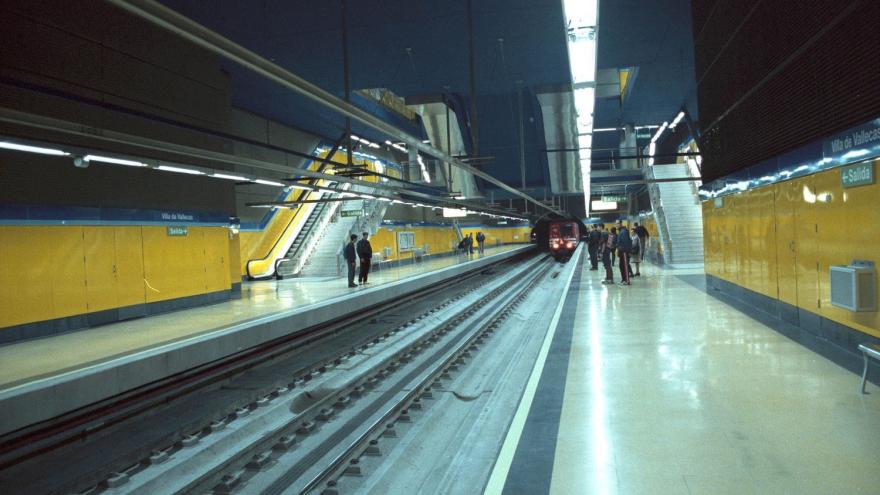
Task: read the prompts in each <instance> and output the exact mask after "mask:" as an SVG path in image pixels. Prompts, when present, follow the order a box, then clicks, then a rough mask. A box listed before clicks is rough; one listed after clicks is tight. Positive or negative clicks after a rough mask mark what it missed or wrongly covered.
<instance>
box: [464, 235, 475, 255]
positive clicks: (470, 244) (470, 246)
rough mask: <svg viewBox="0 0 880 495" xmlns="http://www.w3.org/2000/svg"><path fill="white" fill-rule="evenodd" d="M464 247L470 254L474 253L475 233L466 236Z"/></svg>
mask: <svg viewBox="0 0 880 495" xmlns="http://www.w3.org/2000/svg"><path fill="white" fill-rule="evenodd" d="M464 247H465V251H467V254H468V256H470V255H472V254H474V234H473V233H470V234H468V235H467V237H465V238H464Z"/></svg>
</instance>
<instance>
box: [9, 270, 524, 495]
mask: <svg viewBox="0 0 880 495" xmlns="http://www.w3.org/2000/svg"><path fill="white" fill-rule="evenodd" d="M536 262H538V261H535V260H532V261H530V262H526V263H521V264H520V265H519V266H518V267H517V266H513V267H510V265H509V264H502V265H500V267H503V269H504V270H505V271H507V270H510V271H509V272H508V273H506V274H504V275H502V276H500V277H497V278H493V279H491V280H485V281H484V280H483V279H489V278H490V277H486V276H481V274H485V273H486V272H487V270H480V271H479V272H478V273H472V274H469V275H468V276H466V277H461V278H459V279H457V280H455V281H450V282H448V283H445V284H443V285H442V286H438V287H437V288H435V289H434V290H432V291H430V293H423V294H420V295H419V296H413V297H408V298H406V299H402V300H399V301H397V302H396V303H395V304H394V305H389V306H387V307H383V308H377V309H376V311H374V312H372V313H371V314H369V315H365V316H363V317H361V318H358V319H352V318H346V319H341V320H339V321H337V322H334V323H333V324H331V325H326V326H325V327H323V328H320V329H314V330H313V331H311V332H307V333H306V334H304V335H298V336H296V337H295V338H292V339H290V340H288V341H286V342H273V343H271V344H270V345H269V346H267V348H266V349H263V350H260V351H261V352H260V351H257V350H249V351H248V353H247V357H242V356H234V357H232V358H231V359H230V362H229V364H228V366H225V367H224V366H222V365H218V364H216V363H215V366H214V368H213V369H212V370H207V371H206V370H200V371H202V372H203V373H204V374H203V375H198V374H196V373H188V374H187V376H185V377H176V378H177V379H178V380H181V384H182V386H181V387H179V388H175V386H174V384H173V383H165V384H157V386H156V387H154V393H153V394H151V395H147V397H148V399H147V400H145V401H140V402H139V401H137V400H133V399H132V397H125V398H117V401H118V402H117V404H116V405H117V407H116V408H109V407H107V406H108V405H107V404H102V405H96V406H95V408H93V410H99V411H100V410H102V409H101V408H100V407H99V406H101V407H104V408H106V409H103V410H108V411H110V414H108V415H107V416H105V417H100V416H98V417H95V416H92V417H90V420H89V421H87V422H76V423H75V425H76V427H75V428H74V429H73V430H72V431H63V429H62V428H61V427H60V425H63V424H64V423H60V422H56V423H54V424H52V425H50V427H52V428H56V429H59V430H61V431H62V434H61V435H59V436H57V437H56V436H53V435H51V434H50V435H45V436H44V437H41V438H39V439H38V440H37V441H36V442H35V444H33V445H32V446H31V448H30V449H28V450H26V452H25V455H26V456H31V457H36V459H34V460H35V461H39V460H40V459H39V456H40V454H42V453H43V452H45V450H47V449H46V445H47V444H49V445H52V441H54V442H55V444H54V445H53V447H55V448H59V447H61V446H63V445H64V444H65V443H68V442H71V439H74V440H73V441H79V440H81V439H82V438H83V437H84V436H85V435H84V434H83V433H82V430H81V429H80V427H82V428H83V429H85V430H86V431H91V432H93V431H94V430H95V429H96V428H97V429H98V430H100V429H102V428H110V429H112V428H113V425H114V424H124V423H125V422H126V421H128V420H130V419H131V418H132V417H135V416H136V415H137V413H138V412H141V411H143V410H145V409H148V408H149V407H151V405H153V404H155V405H156V407H158V406H159V405H162V404H167V403H168V402H169V398H170V397H175V396H178V395H185V394H188V393H192V392H193V391H194V390H198V389H199V388H200V387H204V386H206V384H210V383H213V382H217V383H222V382H223V380H224V379H228V377H230V376H235V375H236V374H238V373H241V372H243V371H246V370H250V369H251V368H253V367H255V366H259V363H261V362H263V363H265V362H266V361H272V360H276V361H281V360H280V359H279V356H283V355H284V354H285V353H286V352H289V351H290V349H292V348H304V346H305V347H308V346H309V345H310V344H312V343H314V342H319V341H322V339H323V340H332V339H333V338H337V337H339V336H341V335H343V334H344V333H345V332H344V329H346V328H348V327H351V326H352V325H354V324H356V323H357V322H358V321H360V322H361V323H363V322H373V323H375V322H376V321H377V320H382V319H383V318H384V317H383V315H385V314H388V313H389V312H394V311H395V310H397V309H403V310H406V309H411V306H412V305H413V304H416V303H419V302H421V303H422V306H424V308H425V309H424V311H422V312H421V313H418V314H417V316H412V317H410V318H409V319H406V320H405V321H403V322H402V323H401V324H400V325H398V326H397V327H395V328H392V329H390V330H387V331H384V332H381V333H378V334H374V335H369V336H368V337H366V338H361V340H357V339H355V340H349V341H346V342H344V343H343V344H342V345H340V346H339V348H341V349H345V350H343V351H342V352H337V353H336V354H335V355H330V354H325V355H322V356H321V357H320V358H319V359H317V360H316V361H315V362H312V363H309V365H308V366H300V367H299V368H289V367H288V370H293V371H292V372H288V373H287V377H279V378H278V379H277V380H276V381H277V384H276V385H273V386H271V387H269V388H266V387H263V388H262V389H259V390H256V392H255V390H248V391H245V392H246V393H245V394H244V395H245V399H244V400H243V401H241V402H242V403H240V404H238V405H236V406H235V407H234V408H233V409H232V410H230V411H226V412H222V413H220V414H215V415H214V417H213V418H214V419H212V420H210V421H205V422H203V424H201V425H199V426H195V427H194V426H193V425H191V424H190V425H185V426H183V427H182V428H181V429H178V430H177V432H176V434H173V435H171V437H173V438H171V439H170V440H171V441H167V442H166V443H165V445H164V446H162V447H159V448H156V446H151V447H150V450H149V451H148V452H146V453H143V452H142V453H141V454H140V455H138V459H137V460H136V461H135V462H131V463H130V464H127V465H126V466H127V467H124V468H122V469H119V468H115V469H113V468H112V467H111V466H108V467H110V468H111V469H112V472H111V473H110V474H109V475H107V474H106V473H108V472H109V469H105V470H103V471H100V470H96V471H95V472H93V473H89V474H88V475H84V476H80V477H79V478H78V481H77V484H76V485H75V486H78V487H80V488H81V487H83V486H88V485H87V484H84V483H83V480H87V483H88V481H91V483H94V484H93V485H91V486H88V487H87V488H85V489H84V490H80V489H79V488H76V489H74V490H73V491H79V492H80V493H130V492H142V493H159V492H162V493H204V492H212V491H214V492H228V491H231V490H234V489H236V487H237V486H240V485H239V484H241V483H247V484H249V485H250V486H251V487H252V486H255V483H256V482H251V481H250V479H251V478H256V476H255V474H259V473H260V472H261V471H262V470H264V468H266V467H267V466H268V465H270V464H271V465H276V464H278V462H277V459H276V457H278V458H280V457H283V456H281V455H276V454H280V453H282V452H287V451H293V450H296V451H300V450H304V449H300V448H299V447H300V445H298V444H299V443H305V442H300V437H305V436H309V434H310V433H311V432H312V431H314V430H320V429H322V428H323V427H324V426H325V425H326V424H327V423H328V420H330V419H331V418H335V417H337V416H341V414H340V415H337V413H338V412H347V411H346V410H347V409H348V405H349V404H352V403H355V402H362V401H359V400H357V399H358V395H363V394H365V393H366V392H369V391H370V390H374V389H375V387H376V386H377V384H379V383H380V382H382V381H383V380H384V378H385V377H386V376H387V375H390V374H392V373H393V372H394V371H395V368H405V367H406V364H407V361H409V362H410V363H411V362H412V360H415V357H416V356H417V355H418V354H420V353H421V352H422V351H423V350H424V349H428V348H431V347H433V344H435V343H436V342H437V341H440V340H444V337H446V336H448V335H449V334H451V333H455V332H453V329H454V328H459V327H461V326H462V325H465V324H466V322H467V321H471V319H472V318H473V317H476V316H477V315H480V317H481V318H488V316H487V315H488V313H486V308H487V306H491V307H495V305H493V304H490V302H491V301H492V300H495V299H496V298H498V297H502V299H504V300H506V297H505V296H503V294H510V287H506V286H505V284H507V285H509V284H510V280H511V279H512V277H513V275H512V274H515V273H520V270H521V271H522V272H523V273H524V272H527V271H530V270H532V269H533V268H534V263H536ZM508 267H510V268H508ZM498 268H499V267H495V269H498ZM468 283H470V284H471V285H472V286H471V287H470V288H469V289H467V290H466V291H461V290H458V292H457V295H456V296H454V298H453V299H448V300H445V301H444V302H443V303H442V304H440V305H439V306H436V305H435V306H433V307H431V305H430V304H428V305H425V304H424V303H425V301H427V300H430V299H432V298H433V299H436V298H438V297H441V296H443V295H444V294H448V293H450V292H456V288H458V287H459V286H461V285H467V284H468ZM478 287H479V288H480V289H481V290H486V289H491V290H490V291H489V293H488V294H482V295H481V294H477V293H476V292H477V288H478ZM447 322H448V324H447ZM429 327H430V328H429ZM394 346H398V347H399V346H404V348H402V349H396V348H395V347H394ZM382 349H384V351H383V350H382ZM395 349H396V350H395ZM337 351H338V349H337ZM382 352H384V353H385V354H387V353H391V354H390V356H391V357H389V356H386V355H385V354H382ZM398 354H399V355H398ZM369 358H372V359H369ZM279 364H280V363H279ZM355 368H358V369H360V370H361V371H363V373H361V374H352V373H353V371H352V370H353V369H355ZM218 370H219V372H218ZM364 370H366V371H364ZM369 372H375V376H369V377H367V375H368V374H369ZM342 376H347V377H348V378H341V377H342ZM352 376H363V377H364V382H363V383H358V384H355V385H353V386H352V387H349V388H345V387H344V385H339V383H338V382H339V381H340V380H342V381H345V380H349V381H350V380H351V377H352ZM334 380H335V382H334ZM160 387H161V388H160ZM155 390H159V391H158V392H155ZM340 391H341V392H340ZM139 392H140V393H141V394H144V392H145V391H139ZM334 392H338V393H336V394H335V395H334ZM132 396H133V397H137V396H138V394H132ZM120 404H121V407H120ZM279 405H280V406H281V409H280V410H279V409H278V407H279ZM284 408H287V411H286V413H284V412H281V413H279V411H283V409H284ZM351 409H352V410H355V409H356V408H354V407H352V408H351ZM273 416H274V417H275V419H276V420H280V418H284V420H285V421H284V424H283V425H282V424H280V423H279V424H274V425H273V424H272V421H271V418H272V417H273ZM291 418H295V419H294V420H292V421H291ZM90 423H91V424H90ZM96 425H97V427H96ZM248 425H250V426H248ZM89 428H91V430H89ZM260 430H262V431H260ZM38 431H39V430H38ZM267 431H268V432H275V433H277V434H275V435H272V434H267ZM249 434H250V435H252V436H251V437H248V435H249ZM269 438H271V441H270V440H268V439H269ZM256 440H260V441H256ZM236 442H238V443H236ZM242 442H244V443H248V442H249V445H250V446H249V447H244V446H243V445H242ZM217 448H221V449H222V448H228V449H235V450H236V452H238V454H237V455H229V456H224V454H223V453H221V454H219V455H218V454H217V453H216V452H211V453H210V456H209V457H211V458H212V459H214V461H216V460H219V459H222V462H212V461H210V460H209V461H208V462H205V463H204V464H203V465H204V466H211V468H210V469H203V470H202V471H203V472H202V473H201V474H200V475H199V476H189V478H186V479H187V482H186V483H179V484H178V486H177V487H171V486H168V485H167V483H168V482H170V481H171V480H177V481H180V480H182V479H184V478H181V477H180V476H177V474H176V473H177V472H176V471H174V469H175V467H176V466H177V467H178V470H179V469H180V468H179V466H186V465H187V464H186V463H187V462H189V465H192V464H193V463H201V462H203V461H205V457H206V454H208V453H209V452H208V451H210V450H211V449H217ZM8 452H10V450H7V453H8ZM254 452H256V453H254ZM290 457H291V458H292V457H293V456H290ZM6 460H7V461H8V460H9V456H7V457H6ZM117 465H118V463H117ZM101 472H103V473H105V474H103V475H101V474H99V473H101ZM192 472H193V471H192V470H191V471H190V473H192ZM96 478H99V479H97V480H96ZM150 479H152V482H150V481H149V480H150ZM156 482H159V483H160V485H162V487H161V489H160V490H159V491H155V488H156V487H157V485H156ZM19 486H20V487H22V488H25V487H26V485H19ZM59 486H63V488H61V489H60V491H58V492H59V493H62V492H63V493H70V492H71V485H59ZM248 491H251V490H250V489H249V490H248ZM10 493H15V491H12V492H10Z"/></svg>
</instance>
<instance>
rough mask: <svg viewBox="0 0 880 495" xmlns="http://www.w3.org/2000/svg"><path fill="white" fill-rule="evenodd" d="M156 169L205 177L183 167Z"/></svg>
mask: <svg viewBox="0 0 880 495" xmlns="http://www.w3.org/2000/svg"><path fill="white" fill-rule="evenodd" d="M156 169H158V170H162V171H164V172H174V173H176V174H188V175H205V173H204V172H202V171H201V170H195V169H192V168H183V167H172V166H171V165H159V166H158V167H156ZM282 185H283V184H282Z"/></svg>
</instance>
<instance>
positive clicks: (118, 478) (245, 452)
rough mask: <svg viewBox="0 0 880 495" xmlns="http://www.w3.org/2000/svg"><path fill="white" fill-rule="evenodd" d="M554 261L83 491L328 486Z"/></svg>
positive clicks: (437, 310) (516, 273)
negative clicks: (322, 467)
mask: <svg viewBox="0 0 880 495" xmlns="http://www.w3.org/2000/svg"><path fill="white" fill-rule="evenodd" d="M551 266H552V263H551V262H549V260H546V259H541V260H533V261H531V262H528V263H524V264H522V265H520V266H518V267H516V268H515V269H513V270H511V271H509V272H508V273H506V274H504V275H502V276H500V277H497V278H496V279H494V280H492V281H489V282H487V283H486V284H485V287H484V289H485V290H484V291H479V293H478V291H477V290H476V289H472V290H469V291H468V292H465V293H461V294H459V295H458V296H457V297H456V299H454V300H447V301H444V302H443V303H441V304H440V305H439V306H437V307H434V308H431V309H430V310H428V311H426V312H425V313H423V314H420V315H419V316H417V317H415V318H412V319H411V320H409V321H407V322H406V323H405V324H402V325H400V326H398V327H396V328H394V329H392V330H390V331H388V332H387V333H385V334H382V335H381V336H378V337H376V338H374V339H373V340H371V341H370V342H366V343H364V344H362V345H361V346H360V347H359V348H358V349H357V350H356V351H349V352H348V353H346V354H344V355H340V356H338V357H337V359H335V360H334V361H333V363H332V364H329V365H325V366H322V367H319V368H315V369H313V370H311V372H310V373H309V374H308V375H305V376H299V377H297V379H296V380H294V381H293V382H292V383H291V384H289V386H288V387H282V388H280V389H278V390H276V391H274V393H273V394H270V396H267V397H265V398H264V400H263V401H262V402H260V404H258V405H257V406H256V407H253V408H249V409H248V410H238V411H236V412H235V413H234V414H231V415H230V416H229V417H228V418H227V420H226V421H224V422H223V424H222V425H221V424H216V425H215V428H211V429H210V430H211V431H202V432H201V433H200V434H199V435H193V436H191V437H189V438H188V439H187V441H186V444H187V445H176V446H175V447H173V448H171V449H169V450H168V451H164V452H159V453H156V454H154V455H153V458H152V460H150V461H149V462H143V463H139V464H138V465H136V466H133V467H132V468H131V469H129V470H128V471H126V472H120V473H116V474H114V475H112V476H110V477H109V478H108V479H107V480H105V481H104V482H102V483H100V484H99V485H98V486H96V487H94V488H93V489H92V490H89V491H87V492H86V493H233V492H238V491H242V492H246V493H267V494H268V493H288V492H290V490H292V489H295V490H305V491H306V492H309V491H315V490H316V489H317V488H318V487H319V486H320V485H326V484H327V483H329V484H330V485H332V484H333V482H334V481H333V477H335V476H338V475H340V474H341V473H345V472H351V471H352V470H355V469H356V466H357V459H356V458H357V456H358V455H361V454H362V453H363V452H359V450H360V449H361V447H364V450H365V451H369V452H372V450H373V449H372V448H371V447H375V445H376V443H377V442H378V440H377V439H376V438H372V437H375V436H377V435H378V437H380V438H381V437H387V436H388V435H393V434H394V429H393V427H389V425H393V424H394V422H396V421H407V419H408V418H410V415H409V409H410V408H421V407H424V406H425V404H426V403H425V401H426V400H429V397H430V396H431V394H432V391H431V387H432V386H435V385H433V384H434V383H439V382H440V381H442V380H443V379H444V376H446V375H448V373H450V372H451V371H452V370H454V369H455V368H457V367H458V366H461V365H462V364H463V363H464V362H465V361H466V360H467V359H468V358H469V357H470V355H471V354H472V353H473V352H475V351H476V350H477V349H478V348H479V347H480V345H481V344H482V339H484V338H485V336H486V335H488V334H490V333H491V332H492V331H494V329H495V328H496V327H497V326H498V324H499V322H500V321H502V320H503V319H504V318H506V316H505V314H506V312H508V311H509V310H510V308H511V307H512V306H513V305H515V304H516V303H517V302H518V301H520V300H521V299H522V297H523V296H524V294H525V292H526V291H527V290H528V289H529V288H530V287H531V286H532V284H533V283H534V282H535V281H536V280H538V279H540V278H541V277H542V276H543V275H544V274H545V273H546V271H547V270H548V269H549V268H550V267H551ZM519 278H522V280H517V279H519ZM307 377H308V378H307ZM377 430H380V431H377ZM371 442H372V443H371ZM340 449H341V450H340ZM369 452H368V453H367V455H369ZM328 456H331V457H332V458H330V459H327V457H328ZM353 456H354V457H353ZM352 461H354V462H352ZM324 464H326V466H325V468H324V469H322V470H318V467H320V466H322V465H324ZM325 488H329V489H331V490H332V486H329V487H325ZM325 488H322V490H323V489H325Z"/></svg>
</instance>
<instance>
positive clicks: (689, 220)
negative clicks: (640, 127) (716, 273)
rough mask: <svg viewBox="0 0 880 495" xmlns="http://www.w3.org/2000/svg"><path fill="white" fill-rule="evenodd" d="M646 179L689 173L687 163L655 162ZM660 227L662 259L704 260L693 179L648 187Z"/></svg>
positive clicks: (678, 262)
mask: <svg viewBox="0 0 880 495" xmlns="http://www.w3.org/2000/svg"><path fill="white" fill-rule="evenodd" d="M645 175H646V176H647V178H648V179H652V178H653V179H667V178H675V177H692V174H691V171H690V168H689V167H688V165H687V164H674V165H654V166H652V167H648V168H647V169H646V170H645ZM648 191H649V194H650V197H651V206H652V208H653V210H654V215H656V219H657V225H658V227H659V229H660V241H661V242H662V243H663V253H664V258H665V259H664V262H665V263H667V264H669V265H673V266H675V265H697V264H700V265H701V264H702V263H703V212H702V209H701V208H700V202H699V199H698V196H697V193H696V185H695V183H694V182H693V181H677V182H655V183H651V184H650V186H649V188H648Z"/></svg>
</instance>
